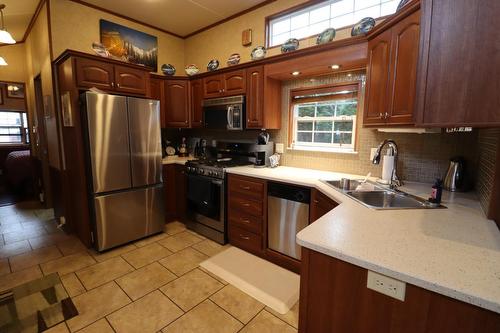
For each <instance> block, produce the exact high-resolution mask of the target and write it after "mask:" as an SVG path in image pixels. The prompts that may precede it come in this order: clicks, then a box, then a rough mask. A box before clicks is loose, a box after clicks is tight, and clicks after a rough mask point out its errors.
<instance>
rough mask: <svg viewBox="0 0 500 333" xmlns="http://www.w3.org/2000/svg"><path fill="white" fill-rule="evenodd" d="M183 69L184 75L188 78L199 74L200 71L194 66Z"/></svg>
mask: <svg viewBox="0 0 500 333" xmlns="http://www.w3.org/2000/svg"><path fill="white" fill-rule="evenodd" d="M184 69H185V70H186V74H187V75H189V76H193V75H196V74H198V73H199V72H200V69H199V68H198V67H196V65H194V64H191V65H187V66H186V67H185V68H184Z"/></svg>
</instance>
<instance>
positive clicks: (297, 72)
mask: <svg viewBox="0 0 500 333" xmlns="http://www.w3.org/2000/svg"><path fill="white" fill-rule="evenodd" d="M292 75H293V76H297V75H300V72H299V71H295V72H292Z"/></svg>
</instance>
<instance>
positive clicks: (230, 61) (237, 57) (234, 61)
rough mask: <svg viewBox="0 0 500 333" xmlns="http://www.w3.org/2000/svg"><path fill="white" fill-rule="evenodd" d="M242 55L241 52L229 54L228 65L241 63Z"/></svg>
mask: <svg viewBox="0 0 500 333" xmlns="http://www.w3.org/2000/svg"><path fill="white" fill-rule="evenodd" d="M240 59H241V56H240V54H239V53H233V54H231V55H230V56H229V59H227V65H228V66H234V65H237V64H239V63H240Z"/></svg>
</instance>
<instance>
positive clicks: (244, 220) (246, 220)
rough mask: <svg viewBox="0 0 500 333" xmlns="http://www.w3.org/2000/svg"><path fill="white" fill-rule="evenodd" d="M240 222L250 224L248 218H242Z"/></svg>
mask: <svg viewBox="0 0 500 333" xmlns="http://www.w3.org/2000/svg"><path fill="white" fill-rule="evenodd" d="M240 221H241V222H243V223H250V220H249V219H246V218H243V217H240Z"/></svg>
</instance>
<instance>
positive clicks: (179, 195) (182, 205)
mask: <svg viewBox="0 0 500 333" xmlns="http://www.w3.org/2000/svg"><path fill="white" fill-rule="evenodd" d="M175 191H176V210H177V211H176V214H177V218H180V219H184V218H185V217H186V207H187V177H186V166H184V165H179V164H176V165H175Z"/></svg>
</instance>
